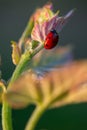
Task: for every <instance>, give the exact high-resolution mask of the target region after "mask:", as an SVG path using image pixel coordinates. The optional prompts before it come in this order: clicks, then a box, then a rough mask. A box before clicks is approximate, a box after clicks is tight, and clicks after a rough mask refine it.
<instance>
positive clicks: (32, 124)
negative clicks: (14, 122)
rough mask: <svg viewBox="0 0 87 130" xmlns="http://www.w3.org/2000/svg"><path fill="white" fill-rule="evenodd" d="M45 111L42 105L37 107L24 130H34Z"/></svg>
mask: <svg viewBox="0 0 87 130" xmlns="http://www.w3.org/2000/svg"><path fill="white" fill-rule="evenodd" d="M45 110H46V106H43V105H40V106H37V107H36V108H35V110H34V112H33V114H32V116H31V118H30V119H29V121H28V123H27V125H26V128H25V130H34V129H35V126H36V124H37V123H38V121H39V119H40V117H41V116H42V114H43V113H44V112H45Z"/></svg>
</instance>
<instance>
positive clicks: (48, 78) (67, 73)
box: [5, 60, 87, 108]
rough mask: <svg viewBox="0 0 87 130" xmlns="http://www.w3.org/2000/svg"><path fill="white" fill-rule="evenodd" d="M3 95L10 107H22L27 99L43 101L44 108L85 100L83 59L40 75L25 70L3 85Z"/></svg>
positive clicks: (86, 75) (85, 66)
mask: <svg viewBox="0 0 87 130" xmlns="http://www.w3.org/2000/svg"><path fill="white" fill-rule="evenodd" d="M24 96H25V97H24ZM5 99H6V101H8V103H9V104H10V105H11V106H13V107H14V108H15V106H16V108H22V106H23V107H24V106H25V107H26V106H27V105H28V103H29V104H30V103H31V104H36V105H38V104H47V105H48V108H52V107H59V106H62V105H66V104H69V103H79V102H86V101H87V60H83V61H74V62H72V63H69V64H66V65H63V66H61V67H59V68H58V69H56V70H54V71H51V72H49V73H47V74H46V75H45V76H44V77H38V76H37V75H36V74H35V73H33V72H26V73H24V74H23V75H22V76H21V77H20V78H19V79H18V80H17V81H16V82H15V83H13V85H12V87H10V88H8V89H7V93H6V94H5ZM27 101H30V102H27ZM26 102H27V105H26ZM21 103H22V105H20V104H21Z"/></svg>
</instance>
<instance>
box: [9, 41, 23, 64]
mask: <svg viewBox="0 0 87 130" xmlns="http://www.w3.org/2000/svg"><path fill="white" fill-rule="evenodd" d="M11 43H12V44H11V46H12V61H13V63H14V64H15V65H17V64H18V63H19V61H20V57H21V51H20V49H19V47H18V45H17V43H16V42H14V41H12V42H11Z"/></svg>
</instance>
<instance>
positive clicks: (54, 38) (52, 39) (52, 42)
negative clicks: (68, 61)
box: [44, 29, 59, 49]
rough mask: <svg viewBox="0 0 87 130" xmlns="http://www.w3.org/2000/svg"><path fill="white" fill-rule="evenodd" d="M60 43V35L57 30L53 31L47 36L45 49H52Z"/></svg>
mask: <svg viewBox="0 0 87 130" xmlns="http://www.w3.org/2000/svg"><path fill="white" fill-rule="evenodd" d="M58 41H59V35H58V33H57V32H56V30H54V29H53V30H51V31H50V32H49V33H48V34H47V36H46V39H45V43H44V48H45V49H52V48H54V47H55V46H56V45H57V43H58Z"/></svg>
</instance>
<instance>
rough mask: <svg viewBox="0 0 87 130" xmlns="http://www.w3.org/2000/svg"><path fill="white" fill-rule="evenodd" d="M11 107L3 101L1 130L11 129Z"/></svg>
mask: <svg viewBox="0 0 87 130" xmlns="http://www.w3.org/2000/svg"><path fill="white" fill-rule="evenodd" d="M11 117H12V116H11V109H10V107H9V106H8V104H7V103H6V102H5V101H4V102H3V106H2V128H3V130H12V129H13V128H12V119H11Z"/></svg>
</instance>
